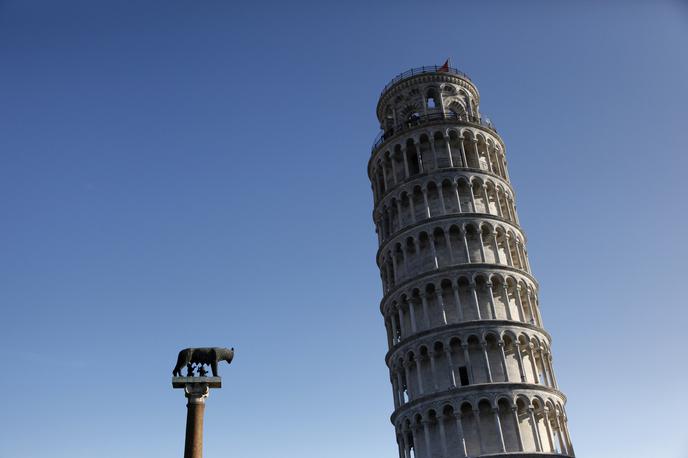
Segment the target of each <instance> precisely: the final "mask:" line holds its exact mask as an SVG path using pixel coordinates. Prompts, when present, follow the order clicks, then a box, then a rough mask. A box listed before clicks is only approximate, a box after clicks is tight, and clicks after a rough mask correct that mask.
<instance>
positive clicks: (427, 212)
mask: <svg viewBox="0 0 688 458" xmlns="http://www.w3.org/2000/svg"><path fill="white" fill-rule="evenodd" d="M421 192H422V193H423V204H424V205H425V217H426V218H430V217H431V216H432V214H431V212H430V201H428V188H425V187H424V188H423V189H421Z"/></svg>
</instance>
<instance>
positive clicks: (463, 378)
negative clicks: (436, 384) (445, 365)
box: [459, 366, 468, 386]
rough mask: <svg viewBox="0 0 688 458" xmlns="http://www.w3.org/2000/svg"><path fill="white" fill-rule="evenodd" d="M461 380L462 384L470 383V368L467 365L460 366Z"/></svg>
mask: <svg viewBox="0 0 688 458" xmlns="http://www.w3.org/2000/svg"><path fill="white" fill-rule="evenodd" d="M459 380H460V381H461V386H466V385H468V369H467V368H466V366H459Z"/></svg>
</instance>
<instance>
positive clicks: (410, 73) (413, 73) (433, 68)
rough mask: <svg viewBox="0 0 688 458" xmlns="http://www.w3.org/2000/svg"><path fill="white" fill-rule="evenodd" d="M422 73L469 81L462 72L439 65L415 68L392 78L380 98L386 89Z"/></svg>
mask: <svg viewBox="0 0 688 458" xmlns="http://www.w3.org/2000/svg"><path fill="white" fill-rule="evenodd" d="M424 73H448V74H450V75H458V76H460V77H461V78H463V79H465V80H468V81H471V79H470V78H469V76H468V75H466V74H465V73H464V72H462V71H461V70H458V69H456V68H454V67H444V66H440V65H431V66H428V67H416V68H412V69H410V70H406V71H405V72H403V73H399V74H398V75H397V76H395V77H394V78H392V81H390V82H389V83H387V85H386V86H385V87H384V88H383V89H382V92H380V96H382V94H384V93H385V91H386V90H387V89H389V88H390V87H392V86H394V85H395V84H397V83H398V82H399V81H401V80H405V79H406V78H411V77H412V76H416V75H422V74H424ZM471 83H472V81H471Z"/></svg>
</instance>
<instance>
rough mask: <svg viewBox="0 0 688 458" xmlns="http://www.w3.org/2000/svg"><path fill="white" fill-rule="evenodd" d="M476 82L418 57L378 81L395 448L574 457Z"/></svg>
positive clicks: (380, 224) (446, 455)
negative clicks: (418, 62) (415, 63)
mask: <svg viewBox="0 0 688 458" xmlns="http://www.w3.org/2000/svg"><path fill="white" fill-rule="evenodd" d="M479 102H480V95H479V93H478V89H477V88H476V86H475V85H474V84H473V83H472V82H471V80H470V79H469V78H468V76H466V75H465V74H463V73H461V72H459V71H458V70H456V69H452V68H446V67H444V68H441V67H422V68H417V69H413V70H409V71H407V72H405V73H402V74H400V75H398V76H397V77H396V78H394V79H393V80H392V81H391V82H390V83H389V84H388V85H387V86H385V88H384V89H383V91H382V94H381V95H380V99H379V101H378V104H377V117H378V119H379V120H380V126H381V129H382V132H381V133H380V136H379V137H378V139H377V140H376V142H375V144H374V145H373V149H372V155H371V158H370V161H369V163H368V175H369V177H370V180H371V182H372V188H373V194H374V201H375V208H374V211H373V218H374V221H375V226H376V231H377V235H378V239H379V250H378V253H377V263H378V265H379V267H380V276H381V277H382V285H383V290H384V297H383V299H382V301H381V305H380V310H381V312H382V315H383V317H384V322H385V327H386V329H387V339H388V342H389V352H388V353H387V356H386V362H387V366H388V367H389V371H390V381H391V383H392V387H393V395H394V407H395V410H394V413H393V414H392V418H391V420H392V423H393V424H394V428H395V431H396V437H397V443H398V445H399V456H400V458H411V457H413V458H455V457H478V456H492V457H496V456H507V455H508V456H510V457H514V456H519V457H531V456H533V457H535V456H537V457H543V456H544V457H546V456H574V452H573V447H572V445H571V439H570V437H569V434H568V427H567V419H566V412H565V410H564V404H565V401H566V398H565V396H564V394H563V393H561V392H560V391H559V387H558V385H557V380H556V377H555V376H554V371H553V369H552V356H551V352H550V348H551V337H550V335H549V334H548V333H547V331H545V329H544V328H543V324H542V319H541V316H540V310H539V309H540V306H539V302H538V283H537V281H536V280H535V278H534V277H533V275H532V273H531V271H530V266H529V263H528V253H527V250H526V248H525V240H526V237H525V234H524V232H523V230H522V229H521V227H520V225H519V220H518V216H517V215H516V208H515V204H514V191H513V189H512V187H511V184H510V181H509V174H508V172H507V164H506V158H505V145H504V142H503V141H502V139H501V137H500V136H499V134H498V133H497V131H496V130H495V128H494V126H492V125H491V123H490V122H488V121H486V120H485V118H483V117H481V115H480V108H479V107H480V104H479Z"/></svg>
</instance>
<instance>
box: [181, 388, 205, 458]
mask: <svg viewBox="0 0 688 458" xmlns="http://www.w3.org/2000/svg"><path fill="white" fill-rule="evenodd" d="M209 393H210V389H209V388H208V385H207V384H205V383H188V384H187V385H186V387H185V388H184V395H185V396H186V399H187V400H188V401H187V403H186V409H187V410H186V442H185V443H184V458H202V457H203V414H204V413H205V400H206V398H207V397H208V394H209Z"/></svg>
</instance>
